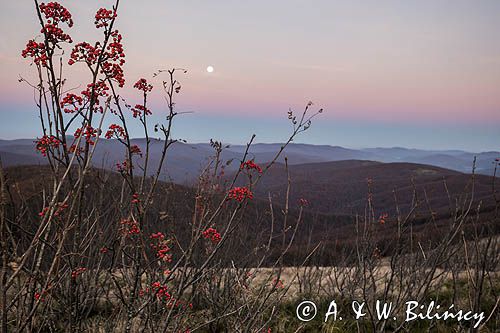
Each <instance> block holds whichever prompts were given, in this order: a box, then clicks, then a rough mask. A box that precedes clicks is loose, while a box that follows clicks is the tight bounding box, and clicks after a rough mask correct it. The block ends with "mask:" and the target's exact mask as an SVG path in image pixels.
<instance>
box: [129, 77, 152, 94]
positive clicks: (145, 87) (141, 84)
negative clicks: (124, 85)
mask: <svg viewBox="0 0 500 333" xmlns="http://www.w3.org/2000/svg"><path fill="white" fill-rule="evenodd" d="M134 88H136V89H138V90H141V91H143V92H144V93H147V92H150V91H151V90H153V86H152V85H151V84H149V83H148V81H147V80H146V79H139V80H138V81H137V82H136V83H135V84H134Z"/></svg>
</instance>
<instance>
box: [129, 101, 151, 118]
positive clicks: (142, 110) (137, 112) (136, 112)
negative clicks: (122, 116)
mask: <svg viewBox="0 0 500 333" xmlns="http://www.w3.org/2000/svg"><path fill="white" fill-rule="evenodd" d="M143 114H144V115H149V114H151V111H149V109H148V108H146V107H144V105H140V104H136V106H135V107H133V108H132V115H133V116H134V118H137V117H142V115H143Z"/></svg>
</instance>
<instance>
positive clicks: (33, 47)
mask: <svg viewBox="0 0 500 333" xmlns="http://www.w3.org/2000/svg"><path fill="white" fill-rule="evenodd" d="M39 8H40V12H41V14H43V15H44V16H45V19H46V20H47V22H46V23H45V24H44V25H43V28H42V30H41V33H43V34H44V36H45V42H46V43H47V44H46V43H37V42H35V41H34V40H30V41H28V43H27V44H26V48H25V49H24V50H23V51H22V52H21V55H22V56H23V58H27V57H28V56H29V57H32V58H33V61H34V63H35V64H37V65H41V66H47V61H48V60H49V58H48V55H47V51H48V49H51V50H53V49H54V47H55V45H56V44H57V43H59V42H68V43H71V42H72V39H71V37H70V36H69V35H68V34H66V33H64V31H63V30H62V29H61V28H60V27H59V23H60V22H64V23H66V24H67V25H68V27H72V26H73V20H72V18H71V14H70V12H69V11H68V10H67V9H66V8H64V7H63V6H62V5H60V4H59V3H57V2H49V3H47V4H45V3H42V4H40V6H39ZM49 43H50V44H52V46H50V44H49Z"/></svg>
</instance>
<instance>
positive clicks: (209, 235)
mask: <svg viewBox="0 0 500 333" xmlns="http://www.w3.org/2000/svg"><path fill="white" fill-rule="evenodd" d="M203 237H204V238H205V239H210V240H211V241H212V243H214V244H217V243H219V242H220V240H221V238H222V237H221V235H220V233H219V232H218V231H217V230H216V229H214V228H208V229H207V230H205V231H203Z"/></svg>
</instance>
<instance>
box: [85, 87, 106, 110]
mask: <svg viewBox="0 0 500 333" xmlns="http://www.w3.org/2000/svg"><path fill="white" fill-rule="evenodd" d="M108 90H109V87H108V86H107V84H106V82H104V80H100V81H97V82H96V83H95V84H94V83H89V84H88V85H87V89H85V90H84V91H82V95H83V96H85V97H86V98H87V100H88V101H89V102H90V103H93V104H94V111H95V112H98V111H99V112H101V113H102V111H103V108H102V106H99V105H100V102H99V97H105V96H108V95H109V94H108ZM95 106H99V107H95Z"/></svg>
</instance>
